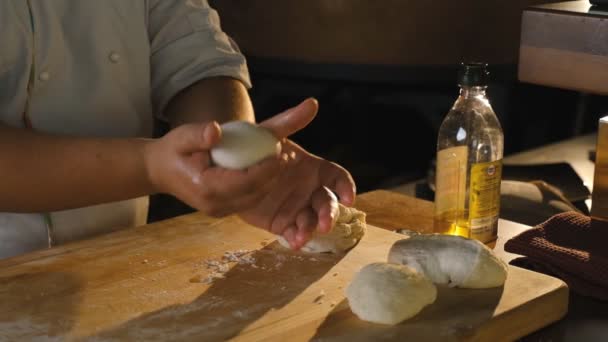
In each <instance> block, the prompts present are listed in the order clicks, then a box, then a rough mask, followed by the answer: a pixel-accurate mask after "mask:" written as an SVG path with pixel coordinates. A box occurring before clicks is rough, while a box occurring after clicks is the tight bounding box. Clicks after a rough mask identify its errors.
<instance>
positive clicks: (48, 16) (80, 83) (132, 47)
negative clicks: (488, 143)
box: [0, 0, 355, 258]
mask: <svg viewBox="0 0 608 342" xmlns="http://www.w3.org/2000/svg"><path fill="white" fill-rule="evenodd" d="M0 42H2V49H1V51H0V258H1V257H9V256H14V255H18V254H21V253H25V252H28V251H32V250H36V249H40V248H46V247H48V246H49V245H55V244H61V243H64V242H68V241H73V240H76V239H81V238H85V237H89V236H93V235H97V234H101V233H105V232H109V231H112V230H115V229H119V228H124V227H129V226H136V225H142V224H145V220H146V217H147V210H148V197H147V196H148V195H150V194H153V193H168V194H171V195H174V196H176V197H177V198H179V199H180V200H182V201H184V202H185V203H187V204H189V205H191V206H192V207H194V208H196V209H199V210H201V211H203V212H205V213H207V214H210V215H214V216H224V215H229V214H238V215H240V216H241V217H242V218H243V219H244V220H245V221H247V222H249V223H251V224H253V225H255V226H258V227H260V228H263V229H267V230H270V231H272V232H274V233H276V234H281V235H284V236H285V237H286V238H287V239H288V240H289V241H290V242H291V244H292V246H293V247H294V248H298V247H300V246H302V245H303V244H304V243H305V242H306V241H307V240H308V239H309V238H310V235H311V232H312V231H313V230H315V229H318V230H320V231H327V230H329V229H330V225H331V220H332V218H333V216H334V215H335V214H336V208H337V199H336V197H335V195H334V194H337V195H338V197H339V198H340V201H342V202H343V203H344V204H346V205H350V204H352V202H353V201H354V196H355V188H354V182H353V180H352V178H351V177H350V175H349V173H348V172H347V171H346V170H344V169H343V168H341V167H339V166H338V165H336V164H333V163H330V162H328V161H326V160H323V159H320V158H318V157H315V156H313V155H311V154H309V153H308V152H306V151H305V150H303V149H301V148H300V147H299V146H297V145H295V144H293V143H292V142H291V141H289V140H284V141H283V144H282V145H283V146H282V147H283V153H282V154H281V155H280V156H278V157H277V158H269V159H268V160H265V161H263V162H262V163H260V164H258V165H256V166H254V167H252V168H250V169H247V170H244V171H229V170H224V169H219V168H213V167H211V166H210V165H209V164H210V163H209V157H208V150H209V148H210V147H211V146H213V145H214V144H216V143H217V142H218V141H219V140H220V139H221V130H220V128H219V126H218V123H221V122H226V121H231V120H248V121H254V120H255V116H254V110H253V108H252V105H251V102H250V100H249V97H248V94H247V88H249V87H250V86H251V85H250V80H249V76H248V71H247V66H246V61H245V59H244V57H243V55H242V54H241V53H240V52H239V50H238V48H237V46H236V45H235V43H234V42H233V41H232V40H231V39H230V38H229V37H228V36H227V35H226V34H225V33H224V32H222V30H221V28H220V22H219V17H218V15H217V13H216V12H215V11H214V10H213V9H212V8H211V7H210V6H209V5H208V3H207V1H206V0H103V1H82V0H53V1H44V0H3V1H0ZM316 111H317V103H316V101H314V100H307V101H304V102H303V103H301V104H300V105H298V106H297V107H294V108H292V109H289V110H287V111H285V112H283V113H280V114H278V115H277V116H275V117H273V118H271V119H269V120H268V121H266V122H264V123H262V125H264V126H265V127H267V128H268V129H270V130H272V131H273V133H274V134H275V135H276V136H277V137H279V138H285V137H287V136H288V135H290V134H292V133H294V132H295V131H297V130H299V129H301V128H303V127H304V126H306V125H307V124H308V122H310V120H312V119H313V117H314V115H315V114H316ZM154 116H156V117H158V118H160V119H161V120H167V121H168V122H170V123H171V124H172V126H173V127H175V128H174V129H173V130H172V131H170V132H169V133H168V134H167V135H165V136H164V137H162V138H160V139H149V137H150V136H151V134H152V128H153V119H154ZM292 152H293V153H292ZM285 156H291V157H290V158H285Z"/></svg>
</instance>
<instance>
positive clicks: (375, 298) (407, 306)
mask: <svg viewBox="0 0 608 342" xmlns="http://www.w3.org/2000/svg"><path fill="white" fill-rule="evenodd" d="M436 297H437V289H436V288H435V285H433V283H432V282H431V281H430V280H429V279H427V278H426V277H425V276H424V275H422V274H420V273H418V272H416V271H415V270H414V269H412V268H409V267H407V266H404V265H398V264H389V263H373V264H369V265H367V266H365V267H363V268H362V269H361V270H360V271H359V272H358V273H357V274H356V275H355V276H354V278H353V280H352V282H351V283H350V284H349V286H348V288H347V289H346V298H348V304H349V305H350V309H351V310H352V311H353V313H355V315H357V316H358V317H359V318H360V319H362V320H365V321H369V322H374V323H381V324H397V323H399V322H402V321H404V320H406V319H408V318H411V317H413V316H415V315H417V314H418V313H419V312H420V311H421V310H422V309H423V308H424V307H425V306H427V305H429V304H432V303H433V302H435V298H436Z"/></svg>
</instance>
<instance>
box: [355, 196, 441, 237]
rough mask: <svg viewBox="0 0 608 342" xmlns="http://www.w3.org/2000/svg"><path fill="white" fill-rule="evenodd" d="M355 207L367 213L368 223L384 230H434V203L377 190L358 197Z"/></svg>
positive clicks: (424, 231) (422, 231)
mask: <svg viewBox="0 0 608 342" xmlns="http://www.w3.org/2000/svg"><path fill="white" fill-rule="evenodd" d="M355 207H356V208H357V209H359V210H362V211H364V212H365V213H367V222H368V223H370V224H372V225H374V226H377V227H382V228H384V229H389V230H396V229H409V230H413V231H417V232H421V233H430V232H432V230H433V208H434V207H433V202H429V201H425V200H421V199H417V198H414V197H409V196H403V195H400V194H398V193H395V192H391V191H385V190H376V191H371V192H368V193H365V194H364V195H361V196H359V197H357V200H356V203H355Z"/></svg>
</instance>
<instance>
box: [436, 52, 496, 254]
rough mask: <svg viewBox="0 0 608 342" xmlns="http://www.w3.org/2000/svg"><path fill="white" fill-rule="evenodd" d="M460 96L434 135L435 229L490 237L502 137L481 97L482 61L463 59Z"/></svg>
mask: <svg viewBox="0 0 608 342" xmlns="http://www.w3.org/2000/svg"><path fill="white" fill-rule="evenodd" d="M458 81H459V82H458V83H459V86H460V96H459V97H458V99H457V100H456V102H455V103H454V105H453V107H452V109H451V110H450V111H449V113H448V114H447V116H446V117H445V119H444V121H443V123H442V124H441V127H440V129H439V134H438V138H437V163H436V170H435V177H436V178H435V216H434V221H435V222H434V229H435V232H436V233H442V234H451V235H460V236H464V237H468V238H473V239H477V240H480V241H482V242H489V241H492V240H494V239H496V235H497V227H498V213H499V210H500V181H501V173H502V156H503V144H504V137H503V132H502V128H501V126H500V123H499V121H498V118H497V117H496V114H495V113H494V110H493V109H492V106H491V105H490V102H489V100H488V97H487V95H486V88H487V81H488V72H487V64H485V63H463V64H461V66H460V71H459V75H458Z"/></svg>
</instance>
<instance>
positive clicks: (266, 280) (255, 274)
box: [94, 241, 343, 341]
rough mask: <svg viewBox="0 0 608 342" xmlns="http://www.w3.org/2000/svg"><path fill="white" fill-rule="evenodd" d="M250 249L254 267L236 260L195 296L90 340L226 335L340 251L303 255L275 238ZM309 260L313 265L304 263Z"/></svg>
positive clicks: (297, 288)
mask: <svg viewBox="0 0 608 342" xmlns="http://www.w3.org/2000/svg"><path fill="white" fill-rule="evenodd" d="M250 255H251V257H253V258H254V259H255V260H256V262H255V267H253V266H252V265H251V264H236V265H235V266H234V267H232V268H231V269H230V270H229V271H228V272H227V273H226V274H225V278H223V279H217V280H215V281H214V282H213V284H212V285H211V286H210V287H209V288H208V289H207V290H206V291H205V292H204V293H203V294H201V295H200V296H199V297H198V298H196V299H195V300H194V301H192V302H190V303H187V304H183V305H173V306H169V307H166V308H164V309H162V310H159V311H156V312H152V313H148V314H145V315H143V316H141V317H137V318H135V319H132V320H130V321H128V322H126V323H124V324H122V325H120V326H118V327H116V328H114V329H112V330H109V331H106V332H103V333H101V334H100V335H99V336H97V337H95V338H94V340H115V339H117V340H138V341H141V340H144V341H150V340H154V341H169V340H172V341H179V340H197V341H220V340H226V339H230V338H232V337H235V336H237V335H238V334H239V333H241V332H242V331H244V330H245V329H246V328H247V327H248V326H250V325H251V324H252V323H254V322H255V321H257V320H258V319H260V318H261V317H263V316H264V315H265V314H267V313H268V312H271V311H272V310H277V309H280V308H282V307H284V306H285V305H287V304H288V303H290V302H291V301H292V300H293V299H294V298H295V297H297V296H298V295H299V294H301V293H302V292H303V291H305V290H306V289H307V288H308V287H309V286H310V285H311V284H313V283H314V282H316V281H317V280H319V279H320V278H321V277H323V276H324V275H325V274H326V273H327V272H328V271H329V270H330V269H331V268H332V267H333V266H334V265H335V264H336V263H337V262H338V261H339V260H340V259H341V258H342V257H343V255H342V256H338V255H333V254H315V255H314V257H313V256H312V255H304V254H301V253H297V252H293V251H290V250H286V249H285V248H283V247H281V246H280V245H279V244H278V242H276V241H275V242H274V243H272V244H270V245H268V246H265V247H264V248H262V249H260V250H257V251H255V252H253V253H251V254H250ZM310 258H313V260H314V262H313V261H311V260H310ZM311 263H313V265H314V267H307V266H310V265H311ZM197 285H199V284H197ZM200 286H206V285H204V284H200Z"/></svg>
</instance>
